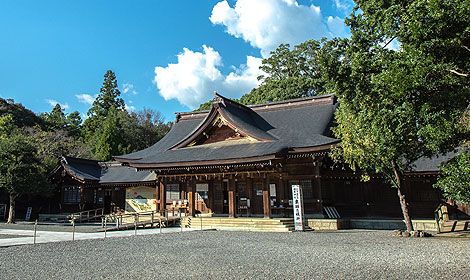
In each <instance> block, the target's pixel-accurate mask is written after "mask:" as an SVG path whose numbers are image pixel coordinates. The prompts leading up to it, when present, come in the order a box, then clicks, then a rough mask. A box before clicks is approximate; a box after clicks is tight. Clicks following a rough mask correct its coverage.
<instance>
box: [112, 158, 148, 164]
mask: <svg viewBox="0 0 470 280" xmlns="http://www.w3.org/2000/svg"><path fill="white" fill-rule="evenodd" d="M113 158H114V160H116V161H119V162H120V163H129V162H133V161H136V160H141V159H142V158H125V157H113Z"/></svg>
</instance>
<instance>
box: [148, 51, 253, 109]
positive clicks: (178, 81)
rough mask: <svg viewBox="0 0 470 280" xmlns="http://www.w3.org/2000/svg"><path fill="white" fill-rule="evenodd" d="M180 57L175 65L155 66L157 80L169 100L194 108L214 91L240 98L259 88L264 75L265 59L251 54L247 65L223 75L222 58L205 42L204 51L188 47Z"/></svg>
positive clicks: (209, 97)
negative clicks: (261, 69)
mask: <svg viewBox="0 0 470 280" xmlns="http://www.w3.org/2000/svg"><path fill="white" fill-rule="evenodd" d="M177 58H178V62H177V63H175V64H168V66H167V67H158V66H157V67H155V78H154V82H155V84H156V85H157V87H158V90H159V94H160V95H161V96H162V97H163V98H164V99H165V100H169V99H177V100H178V101H179V102H180V103H181V104H183V105H185V106H187V107H189V108H190V109H195V108H197V107H198V106H199V104H201V103H202V102H206V101H208V100H210V99H211V98H212V96H213V92H214V91H217V92H219V93H220V94H222V95H224V96H226V97H231V98H238V97H240V96H241V95H242V94H245V93H248V92H249V91H250V90H251V89H252V88H254V87H257V86H258V85H259V82H258V80H257V77H258V76H259V75H261V74H262V72H261V71H260V70H259V66H260V65H261V59H260V58H255V57H251V56H248V57H247V62H246V64H244V65H240V66H239V67H238V68H235V67H234V70H233V72H231V73H229V74H228V75H226V76H225V75H223V74H222V73H221V72H220V70H219V68H221V67H222V66H223V64H222V57H221V56H220V55H219V53H218V52H217V51H215V50H214V49H213V48H211V47H207V46H205V45H204V46H203V51H202V52H194V51H191V50H189V49H187V48H184V49H183V52H182V53H180V54H179V55H178V56H177Z"/></svg>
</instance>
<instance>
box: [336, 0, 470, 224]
mask: <svg viewBox="0 0 470 280" xmlns="http://www.w3.org/2000/svg"><path fill="white" fill-rule="evenodd" d="M356 3H357V5H358V6H357V7H356V9H355V11H354V12H353V13H352V14H351V16H350V17H349V18H348V19H347V21H346V23H347V24H348V25H349V26H350V27H351V33H352V36H351V39H350V40H349V41H348V42H347V43H346V44H345V45H344V48H343V50H344V57H342V58H341V62H342V70H341V72H342V73H348V72H349V73H350V74H349V75H342V76H338V78H336V80H337V81H338V82H337V83H336V89H337V91H336V92H337V95H338V97H339V101H340V102H341V106H340V108H339V109H338V111H337V112H336V122H337V123H338V126H337V127H336V128H335V129H334V133H335V135H336V137H337V138H340V139H341V141H342V142H341V144H340V146H339V148H340V149H339V150H338V155H340V156H341V158H342V159H343V160H345V161H346V162H347V163H348V164H349V165H350V166H351V167H352V168H353V169H362V170H366V169H369V168H374V169H375V170H376V171H378V172H382V173H383V174H384V175H385V176H386V177H387V178H388V179H389V180H390V182H391V183H392V185H393V186H395V187H396V188H397V191H398V196H399V198H400V203H401V206H402V210H403V215H404V219H405V222H406V225H407V229H408V230H412V229H413V226H412V223H411V218H410V216H409V214H408V206H407V201H406V198H407V196H406V194H405V193H404V190H403V189H402V183H403V176H404V172H405V171H409V170H412V169H413V166H414V165H413V162H414V161H415V160H416V159H418V158H420V157H423V156H432V155H435V154H438V153H440V152H441V153H443V152H447V151H449V150H451V149H453V148H455V147H456V146H458V145H459V144H460V143H461V141H462V140H463V139H465V138H466V137H468V134H467V133H466V131H465V129H462V127H461V126H460V125H459V119H460V118H461V115H462V113H463V111H464V110H465V108H466V107H467V104H468V103H469V101H470V92H469V88H470V87H469V86H470V80H469V78H468V76H466V73H467V72H468V69H469V64H470V51H469V50H468V42H469V31H470V29H469V26H470V18H469V17H470V11H469V9H470V5H469V1H458V2H456V1H442V0H439V1H438V0H430V1H418V0H417V1H405V0H394V1H382V0H372V1H362V0H361V1H356ZM359 9H360V12H359ZM393 40H397V41H398V42H399V43H401V46H400V50H399V51H393V50H388V49H387V48H386V46H387V45H389V44H390V43H391V42H392V41H393Z"/></svg>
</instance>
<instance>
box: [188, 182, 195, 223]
mask: <svg viewBox="0 0 470 280" xmlns="http://www.w3.org/2000/svg"><path fill="white" fill-rule="evenodd" d="M187 184H188V185H187V187H188V204H189V205H188V207H189V209H188V212H189V213H188V214H189V216H191V217H194V215H195V214H196V201H195V197H196V181H194V180H189V181H188V183H187Z"/></svg>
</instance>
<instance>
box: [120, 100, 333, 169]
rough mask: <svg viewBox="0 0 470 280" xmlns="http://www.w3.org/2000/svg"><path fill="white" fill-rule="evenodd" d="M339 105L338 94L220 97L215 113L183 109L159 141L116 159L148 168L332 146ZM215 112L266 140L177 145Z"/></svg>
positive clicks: (241, 158)
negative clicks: (248, 102) (250, 99)
mask: <svg viewBox="0 0 470 280" xmlns="http://www.w3.org/2000/svg"><path fill="white" fill-rule="evenodd" d="M337 105H338V104H337V102H336V99H335V97H334V95H325V96H318V97H310V98H302V99H297V100H288V101H284V102H276V103H272V104H261V105H254V106H244V105H241V104H238V103H236V102H234V101H232V100H229V99H226V98H224V97H222V96H220V95H216V98H214V103H213V107H212V109H211V110H210V111H205V112H189V113H179V114H178V115H177V120H176V121H175V123H174V125H173V127H172V129H171V131H170V132H169V133H168V134H167V135H166V136H165V137H164V138H163V139H162V140H160V141H159V142H158V143H156V144H155V145H153V146H151V147H149V148H147V149H145V150H141V151H138V152H136V153H132V154H128V155H123V156H117V157H115V159H116V160H118V161H120V162H130V165H131V166H139V167H144V168H145V166H146V165H149V166H150V165H155V164H157V165H165V164H168V165H174V164H178V163H183V162H193V163H194V164H195V165H197V164H198V163H197V162H201V163H202V162H207V161H224V160H225V161H226V160H230V159H240V160H243V159H246V158H253V157H263V156H267V155H284V154H286V153H287V152H288V151H289V150H292V149H293V148H306V147H319V146H325V145H331V144H334V143H337V142H339V141H338V140H337V139H335V138H333V137H331V133H330V127H331V125H332V122H333V117H334V112H335V109H336V108H337ZM214 110H217V112H214ZM214 113H219V114H221V115H222V116H223V117H224V119H225V120H226V121H228V122H229V123H230V124H231V125H232V126H233V127H235V128H236V129H239V130H240V131H242V132H244V133H246V134H248V135H249V136H251V137H253V138H255V139H261V140H260V141H252V142H247V141H245V142H244V141H235V142H234V141H226V142H222V143H218V144H215V143H214V144H205V145H198V146H192V147H178V148H176V149H172V148H174V147H175V146H177V145H178V143H182V142H184V141H185V139H190V138H191V137H192V136H193V134H194V133H197V132H198V128H200V127H201V126H203V125H204V123H205V122H208V121H209V119H208V116H210V115H211V114H214Z"/></svg>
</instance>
